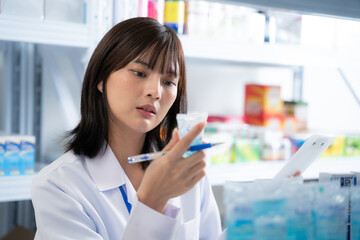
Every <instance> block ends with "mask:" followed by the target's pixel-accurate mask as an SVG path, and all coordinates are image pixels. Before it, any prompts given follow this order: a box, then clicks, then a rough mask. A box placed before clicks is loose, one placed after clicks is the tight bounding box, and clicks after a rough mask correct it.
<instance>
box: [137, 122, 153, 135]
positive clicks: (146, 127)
mask: <svg viewBox="0 0 360 240" xmlns="http://www.w3.org/2000/svg"><path fill="white" fill-rule="evenodd" d="M157 125H158V124H155V123H144V124H136V125H135V126H133V129H134V130H135V131H136V132H138V133H147V132H150V131H151V130H153V129H154V128H156V126H157Z"/></svg>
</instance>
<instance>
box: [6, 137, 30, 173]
mask: <svg viewBox="0 0 360 240" xmlns="http://www.w3.org/2000/svg"><path fill="white" fill-rule="evenodd" d="M34 165H35V136H21V135H9V136H7V135H0V176H13V175H28V174H33V173H34Z"/></svg>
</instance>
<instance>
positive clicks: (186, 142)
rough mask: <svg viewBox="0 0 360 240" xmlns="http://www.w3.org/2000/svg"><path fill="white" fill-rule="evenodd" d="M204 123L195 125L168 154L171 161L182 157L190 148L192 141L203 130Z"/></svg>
mask: <svg viewBox="0 0 360 240" xmlns="http://www.w3.org/2000/svg"><path fill="white" fill-rule="evenodd" d="M205 125H206V122H201V123H198V124H196V125H195V126H194V127H193V128H192V129H191V130H190V131H189V132H188V133H187V134H186V135H185V136H184V137H183V138H182V139H181V140H180V141H179V142H178V143H177V144H176V145H175V146H174V147H173V148H172V149H171V151H170V152H169V153H168V154H169V156H170V157H171V158H173V159H176V157H178V156H182V155H183V154H184V153H185V152H186V151H187V149H188V148H189V147H190V144H191V143H192V142H193V140H194V139H195V138H196V137H197V136H198V135H199V134H200V133H201V131H202V130H203V129H204V128H205Z"/></svg>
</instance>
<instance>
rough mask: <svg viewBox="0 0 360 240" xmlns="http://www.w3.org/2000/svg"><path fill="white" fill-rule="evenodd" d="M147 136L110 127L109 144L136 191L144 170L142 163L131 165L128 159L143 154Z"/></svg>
mask: <svg viewBox="0 0 360 240" xmlns="http://www.w3.org/2000/svg"><path fill="white" fill-rule="evenodd" d="M145 136H146V134H145V133H137V132H134V131H131V130H130V129H128V128H122V129H120V128H119V127H113V126H110V129H109V136H108V144H109V146H110V147H111V150H112V151H113V153H114V154H115V156H116V158H117V160H118V161H119V163H120V165H121V167H122V169H123V170H124V172H125V174H126V175H127V177H128V178H129V180H130V181H131V183H132V185H133V187H134V189H135V190H137V189H138V187H139V185H140V183H141V180H142V177H143V175H144V170H143V169H142V166H141V163H135V164H129V163H128V160H127V158H128V157H129V156H134V155H138V154H140V153H141V150H142V148H143V145H144V141H145Z"/></svg>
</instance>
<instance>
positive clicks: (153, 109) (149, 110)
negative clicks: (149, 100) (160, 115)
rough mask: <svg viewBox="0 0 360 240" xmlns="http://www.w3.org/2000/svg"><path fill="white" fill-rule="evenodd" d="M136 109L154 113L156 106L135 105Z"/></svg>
mask: <svg viewBox="0 0 360 240" xmlns="http://www.w3.org/2000/svg"><path fill="white" fill-rule="evenodd" d="M136 109H141V110H144V111H147V112H151V113H153V114H156V107H154V106H153V105H143V106H140V107H137V108H136Z"/></svg>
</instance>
